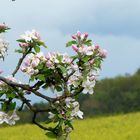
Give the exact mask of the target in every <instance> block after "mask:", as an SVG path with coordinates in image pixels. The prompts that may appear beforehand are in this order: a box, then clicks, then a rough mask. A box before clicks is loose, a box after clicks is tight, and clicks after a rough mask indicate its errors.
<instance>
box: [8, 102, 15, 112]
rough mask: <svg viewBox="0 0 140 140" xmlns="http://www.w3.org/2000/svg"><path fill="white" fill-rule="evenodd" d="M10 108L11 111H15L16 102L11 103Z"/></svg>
mask: <svg viewBox="0 0 140 140" xmlns="http://www.w3.org/2000/svg"><path fill="white" fill-rule="evenodd" d="M9 107H10V108H9V109H10V110H14V109H15V108H16V102H13V103H10V105H9Z"/></svg>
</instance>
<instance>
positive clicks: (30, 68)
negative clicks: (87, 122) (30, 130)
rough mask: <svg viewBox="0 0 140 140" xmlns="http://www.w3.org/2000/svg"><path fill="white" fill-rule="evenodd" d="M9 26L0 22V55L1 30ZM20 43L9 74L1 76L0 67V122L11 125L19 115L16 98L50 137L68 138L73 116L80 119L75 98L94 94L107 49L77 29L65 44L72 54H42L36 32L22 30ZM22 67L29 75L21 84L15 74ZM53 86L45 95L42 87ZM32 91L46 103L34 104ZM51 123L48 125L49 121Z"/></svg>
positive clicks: (0, 54)
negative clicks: (42, 117) (42, 118)
mask: <svg viewBox="0 0 140 140" xmlns="http://www.w3.org/2000/svg"><path fill="white" fill-rule="evenodd" d="M7 30H9V28H8V27H7V26H6V25H5V24H0V58H2V59H3V60H4V55H5V53H6V51H7V48H8V43H7V42H6V41H5V38H4V37H3V34H4V33H5V32H6V31H7ZM17 41H18V42H19V47H18V49H17V50H16V52H17V53H20V54H21V55H22V56H21V58H20V59H19V61H18V63H17V66H16V68H15V70H14V71H13V73H12V74H11V76H8V77H4V76H2V73H3V72H2V67H0V69H1V70H0V102H1V111H0V124H2V123H7V124H9V125H14V124H15V122H16V121H17V120H19V116H18V115H17V114H16V109H17V107H16V102H17V101H18V100H20V101H21V102H22V104H21V107H20V108H19V110H20V111H21V110H22V108H23V107H24V105H26V106H27V107H28V108H29V109H30V110H31V111H32V112H33V118H32V122H33V123H34V124H36V125H37V126H39V127H40V128H41V129H44V130H45V131H46V133H47V135H48V136H49V137H56V138H57V139H59V140H67V139H69V133H70V132H71V131H72V130H73V129H74V128H73V125H72V122H73V120H74V119H75V118H80V119H83V112H82V111H80V109H79V108H80V105H79V103H78V101H77V99H78V97H79V96H80V95H81V94H93V93H94V86H95V83H96V80H97V76H98V73H99V70H100V69H101V62H102V61H103V59H104V58H105V57H106V54H107V51H106V50H104V49H102V48H100V47H99V46H96V45H93V44H92V40H90V39H88V34H87V33H84V34H81V33H80V32H79V31H78V32H77V33H76V34H74V35H73V36H72V40H71V41H69V42H68V43H67V44H66V47H72V49H73V50H74V52H75V55H74V56H69V55H68V54H66V53H65V54H61V53H58V52H48V53H45V55H44V54H43V52H41V49H40V47H45V48H47V46H46V45H45V43H44V42H43V41H42V40H41V37H40V35H39V33H38V32H36V31H35V30H32V31H31V32H29V31H28V32H25V34H23V35H21V38H20V39H18V40H17ZM19 70H21V71H22V72H23V73H24V74H27V75H28V78H29V82H28V83H26V84H23V83H22V82H20V81H18V80H17V79H16V78H15V76H16V73H17V72H18V71H19ZM49 88H50V89H52V90H53V91H54V92H57V96H55V97H54V96H48V94H47V93H46V92H43V93H42V92H41V89H45V90H46V91H47V89H49ZM31 94H33V95H35V96H37V97H39V98H42V99H44V100H45V101H46V102H47V103H48V106H49V107H48V106H46V108H39V107H36V106H33V104H32V101H31V100H29V99H28V98H29V96H30V95H31ZM43 112H47V113H48V116H46V121H45V122H44V123H43V122H42V123H39V122H37V121H36V118H37V115H38V113H43ZM49 124H51V125H49Z"/></svg>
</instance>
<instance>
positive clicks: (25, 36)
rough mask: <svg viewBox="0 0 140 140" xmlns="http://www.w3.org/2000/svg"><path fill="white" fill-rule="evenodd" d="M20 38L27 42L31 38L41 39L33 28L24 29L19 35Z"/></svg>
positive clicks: (31, 39)
mask: <svg viewBox="0 0 140 140" xmlns="http://www.w3.org/2000/svg"><path fill="white" fill-rule="evenodd" d="M21 39H23V40H25V41H26V42H27V43H28V42H32V41H33V40H41V38H40V35H39V33H38V32H36V31H35V30H32V31H31V32H30V31H26V32H25V34H23V35H21Z"/></svg>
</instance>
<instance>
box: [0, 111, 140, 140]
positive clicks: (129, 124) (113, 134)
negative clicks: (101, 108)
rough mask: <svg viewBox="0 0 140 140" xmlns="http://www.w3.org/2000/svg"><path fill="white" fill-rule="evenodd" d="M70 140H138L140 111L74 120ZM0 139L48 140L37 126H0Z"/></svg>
mask: <svg viewBox="0 0 140 140" xmlns="http://www.w3.org/2000/svg"><path fill="white" fill-rule="evenodd" d="M74 126H75V131H74V132H73V133H72V135H71V139H72V140H140V113H129V114H124V115H123V114H122V115H116V116H106V117H105V116H104V117H95V118H89V119H85V120H82V121H79V120H78V121H77V120H75V125H74ZM0 140H49V138H48V137H46V136H45V132H44V131H43V130H40V129H39V128H38V127H37V126H34V125H30V124H25V125H18V126H14V127H6V128H0Z"/></svg>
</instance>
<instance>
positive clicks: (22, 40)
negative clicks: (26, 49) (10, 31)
mask: <svg viewBox="0 0 140 140" xmlns="http://www.w3.org/2000/svg"><path fill="white" fill-rule="evenodd" d="M17 42H21V43H25V40H24V39H18V40H17Z"/></svg>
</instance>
